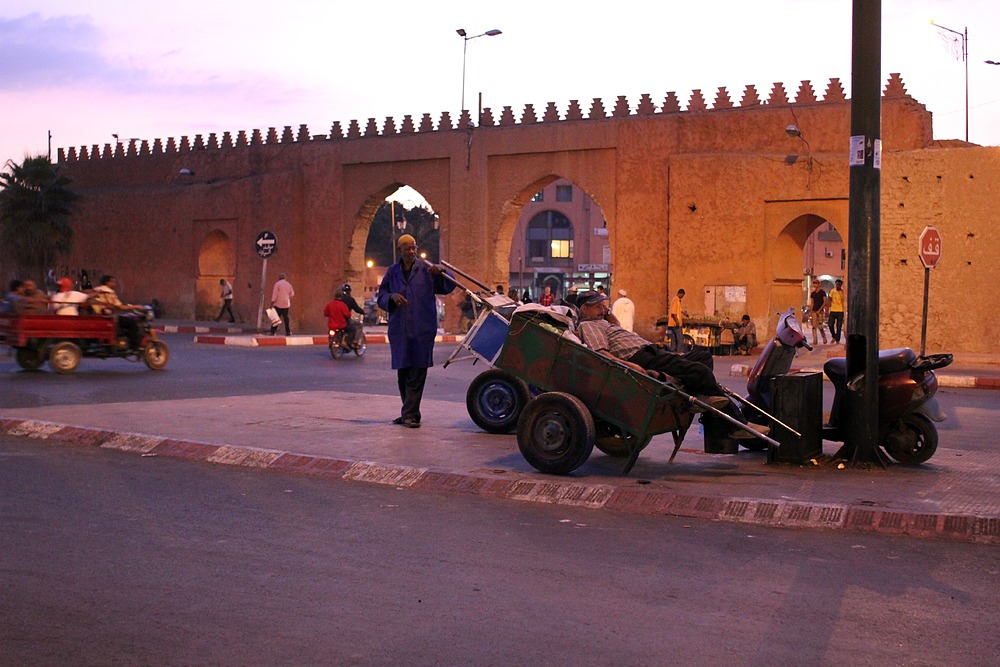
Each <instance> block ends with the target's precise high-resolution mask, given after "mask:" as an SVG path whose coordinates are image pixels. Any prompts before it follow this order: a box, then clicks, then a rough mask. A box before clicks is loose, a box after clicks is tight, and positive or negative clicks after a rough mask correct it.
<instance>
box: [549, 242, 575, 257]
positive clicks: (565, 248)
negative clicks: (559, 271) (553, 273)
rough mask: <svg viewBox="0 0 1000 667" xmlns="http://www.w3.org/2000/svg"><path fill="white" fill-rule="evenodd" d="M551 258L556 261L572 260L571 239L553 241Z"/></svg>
mask: <svg viewBox="0 0 1000 667" xmlns="http://www.w3.org/2000/svg"><path fill="white" fill-rule="evenodd" d="M552 257H553V258H558V259H572V257H573V239H562V240H560V239H553V240H552Z"/></svg>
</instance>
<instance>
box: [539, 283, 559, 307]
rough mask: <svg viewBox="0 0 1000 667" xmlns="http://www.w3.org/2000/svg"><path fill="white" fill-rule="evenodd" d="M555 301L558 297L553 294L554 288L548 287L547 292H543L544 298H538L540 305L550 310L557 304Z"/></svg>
mask: <svg viewBox="0 0 1000 667" xmlns="http://www.w3.org/2000/svg"><path fill="white" fill-rule="evenodd" d="M555 300H556V295H555V294H553V293H552V288H551V287H550V286H548V285H546V286H545V291H544V292H542V296H540V297H538V303H540V304H542V305H543V306H545V307H546V308H548V307H549V306H551V305H552V304H553V303H554V302H555Z"/></svg>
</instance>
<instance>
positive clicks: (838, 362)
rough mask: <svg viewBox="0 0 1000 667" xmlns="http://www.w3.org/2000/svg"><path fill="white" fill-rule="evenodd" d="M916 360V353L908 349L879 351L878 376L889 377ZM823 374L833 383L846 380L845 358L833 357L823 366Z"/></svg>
mask: <svg viewBox="0 0 1000 667" xmlns="http://www.w3.org/2000/svg"><path fill="white" fill-rule="evenodd" d="M916 358H917V355H916V353H915V352H914V351H913V350H911V349H910V348H908V347H897V348H895V349H892V350H879V353H878V374H879V376H882V375H889V374H890V373H899V372H900V371H905V370H909V369H910V364H911V363H912V362H913V360H914V359H916ZM823 372H824V373H826V376H827V377H828V378H830V379H831V380H833V381H835V382H836V381H844V380H846V379H847V357H834V358H833V359H830V360H828V361H827V362H826V363H825V364H823Z"/></svg>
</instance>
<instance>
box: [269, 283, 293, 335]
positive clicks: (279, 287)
mask: <svg viewBox="0 0 1000 667" xmlns="http://www.w3.org/2000/svg"><path fill="white" fill-rule="evenodd" d="M293 296H295V290H294V289H292V284H291V283H290V282H288V281H287V280H285V274H284V273H279V274H278V282H276V283H274V288H273V289H272V290H271V306H273V307H274V309H275V310H276V311H278V317H280V318H281V321H282V322H283V323H284V324H285V335H286V336H291V335H292V330H291V327H290V326H289V324H288V309H289V308H291V307H292V297H293ZM277 331H278V325H277V324H272V325H271V335H272V336H273V335H274V334H275V333H276V332H277Z"/></svg>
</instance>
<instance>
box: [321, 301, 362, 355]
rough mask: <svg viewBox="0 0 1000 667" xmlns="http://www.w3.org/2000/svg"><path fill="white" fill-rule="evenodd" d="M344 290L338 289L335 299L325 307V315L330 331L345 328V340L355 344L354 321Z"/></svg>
mask: <svg viewBox="0 0 1000 667" xmlns="http://www.w3.org/2000/svg"><path fill="white" fill-rule="evenodd" d="M343 296H344V295H343V292H341V291H340V290H337V291H336V292H334V294H333V299H331V300H330V302H329V303H328V304H326V308H324V309H323V315H325V316H326V325H327V326H328V327H329V328H330V331H340V330H344V332H345V333H344V340H345V341H347V342H348V344H349V345H353V341H354V334H353V331H352V329H353V324H354V323H353V322H351V311H350V309H349V308H348V307H347V304H346V303H344V299H343Z"/></svg>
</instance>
